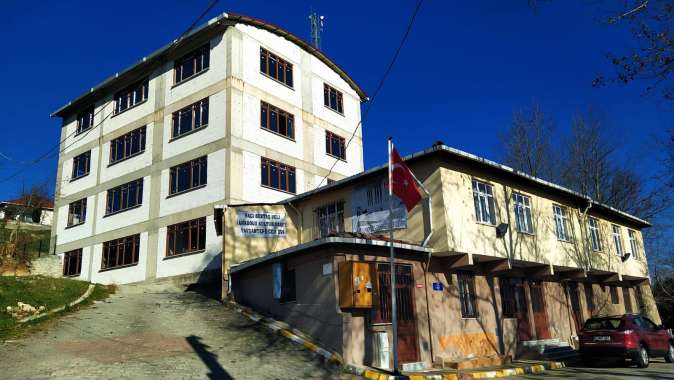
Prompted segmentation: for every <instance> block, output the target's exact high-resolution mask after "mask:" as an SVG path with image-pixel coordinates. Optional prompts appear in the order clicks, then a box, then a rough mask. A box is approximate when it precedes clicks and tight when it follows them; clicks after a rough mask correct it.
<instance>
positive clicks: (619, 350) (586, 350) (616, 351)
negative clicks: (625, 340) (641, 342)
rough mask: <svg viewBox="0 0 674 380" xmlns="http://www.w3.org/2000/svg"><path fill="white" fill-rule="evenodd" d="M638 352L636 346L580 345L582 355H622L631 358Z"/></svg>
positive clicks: (596, 356) (598, 356)
mask: <svg viewBox="0 0 674 380" xmlns="http://www.w3.org/2000/svg"><path fill="white" fill-rule="evenodd" d="M638 353H639V349H638V348H627V347H610V346H608V347H607V346H594V347H583V346H581V347H580V355H581V356H582V357H594V358H600V357H623V358H633V357H634V356H635V355H637V354H638Z"/></svg>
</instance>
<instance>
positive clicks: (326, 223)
mask: <svg viewBox="0 0 674 380" xmlns="http://www.w3.org/2000/svg"><path fill="white" fill-rule="evenodd" d="M314 229H315V230H316V231H317V233H315V234H314V236H316V237H318V238H322V237H326V236H329V235H331V234H336V233H339V232H344V202H343V201H339V202H334V203H330V204H327V205H325V206H322V207H319V208H317V209H316V210H314Z"/></svg>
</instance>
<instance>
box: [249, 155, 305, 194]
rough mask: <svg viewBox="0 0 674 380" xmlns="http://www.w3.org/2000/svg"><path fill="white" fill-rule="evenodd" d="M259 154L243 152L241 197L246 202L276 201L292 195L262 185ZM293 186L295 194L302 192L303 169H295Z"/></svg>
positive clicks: (303, 189)
mask: <svg viewBox="0 0 674 380" xmlns="http://www.w3.org/2000/svg"><path fill="white" fill-rule="evenodd" d="M260 171H261V170H260V156H259V155H257V154H254V153H251V152H243V197H244V198H245V199H244V200H245V201H248V202H278V201H281V200H283V199H286V198H290V197H292V196H293V195H294V194H290V193H285V192H283V191H278V190H275V189H270V188H267V187H263V186H262V185H261V184H260V180H261V177H260ZM295 181H296V183H295V186H296V190H297V194H299V193H303V192H304V191H305V188H304V171H303V170H301V169H296V170H295Z"/></svg>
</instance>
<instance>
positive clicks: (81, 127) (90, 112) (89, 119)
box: [76, 106, 94, 134]
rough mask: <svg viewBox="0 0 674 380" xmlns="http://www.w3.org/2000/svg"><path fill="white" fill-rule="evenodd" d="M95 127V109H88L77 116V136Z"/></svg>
mask: <svg viewBox="0 0 674 380" xmlns="http://www.w3.org/2000/svg"><path fill="white" fill-rule="evenodd" d="M93 126H94V107H93V106H91V107H89V108H87V109H86V110H85V111H84V112H82V113H80V114H79V115H77V132H76V133H77V134H79V133H82V132H84V131H87V130H89V129H91V127H93Z"/></svg>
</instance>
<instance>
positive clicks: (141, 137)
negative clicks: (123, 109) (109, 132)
mask: <svg viewBox="0 0 674 380" xmlns="http://www.w3.org/2000/svg"><path fill="white" fill-rule="evenodd" d="M134 135H137V136H138V148H139V149H138V151H136V152H131V150H132V149H133V138H134ZM146 138H147V126H146V125H144V126H142V127H140V128H136V129H134V130H133V131H130V132H127V133H125V134H123V135H121V136H119V137H116V138H114V139H112V140H110V153H109V155H108V167H110V166H112V165H115V164H118V163H120V162H122V161H126V160H128V159H130V158H133V157H136V156H139V155H141V154H143V153H144V152H145V147H146V144H147V141H146ZM120 141H121V142H122V154H123V157H122V158H119V159H113V158H114V155H115V154H114V153H117V149H118V148H119V147H118V146H117V143H118V142H120ZM127 146H129V147H130V148H129V149H128V150H129V154H126V151H127ZM113 151H114V153H113Z"/></svg>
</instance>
